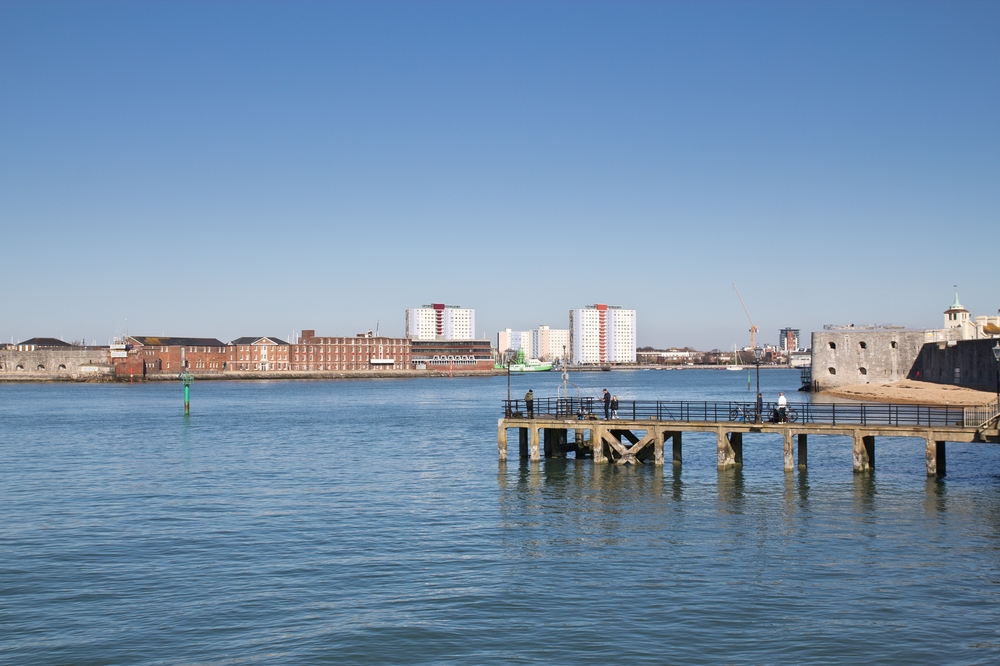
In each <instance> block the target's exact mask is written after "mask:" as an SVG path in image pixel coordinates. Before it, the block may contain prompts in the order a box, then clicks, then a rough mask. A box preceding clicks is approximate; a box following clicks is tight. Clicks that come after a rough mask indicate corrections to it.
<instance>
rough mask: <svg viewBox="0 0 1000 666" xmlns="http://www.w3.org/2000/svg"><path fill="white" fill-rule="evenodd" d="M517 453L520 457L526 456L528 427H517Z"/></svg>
mask: <svg viewBox="0 0 1000 666" xmlns="http://www.w3.org/2000/svg"><path fill="white" fill-rule="evenodd" d="M517 453H518V455H519V456H521V457H522V458H527V457H528V429H527V428H518V429H517Z"/></svg>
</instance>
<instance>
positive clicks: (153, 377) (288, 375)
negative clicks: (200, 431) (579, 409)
mask: <svg viewBox="0 0 1000 666" xmlns="http://www.w3.org/2000/svg"><path fill="white" fill-rule="evenodd" d="M504 374H506V371H502V370H454V371H453V372H449V371H448V370H339V371H331V370H275V371H249V370H248V371H230V370H227V371H225V372H191V377H192V378H193V379H195V380H202V381H204V380H285V379H417V378H420V377H492V376H495V375H504ZM179 376H180V375H179V374H178V373H167V372H157V373H148V374H147V375H146V377H143V376H142V375H141V374H140V375H134V376H132V377H131V378H130V377H128V376H125V377H121V376H119V377H118V381H125V382H128V381H143V380H145V381H154V382H156V381H159V382H165V381H174V382H175V381H177V380H178V378H179Z"/></svg>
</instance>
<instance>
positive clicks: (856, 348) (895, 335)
mask: <svg viewBox="0 0 1000 666" xmlns="http://www.w3.org/2000/svg"><path fill="white" fill-rule="evenodd" d="M923 345H924V332H923V331H914V330H909V329H904V328H890V327H878V326H863V327H861V326H859V327H853V326H842V327H829V328H825V329H823V330H822V331H817V332H814V333H813V334H812V380H813V390H817V391H823V390H827V389H832V388H837V387H839V386H847V385H850V384H888V383H890V382H895V381H899V380H901V379H905V378H907V377H908V376H909V375H910V372H911V369H912V368H913V364H914V362H915V361H916V360H917V356H919V355H920V352H921V348H922V347H923Z"/></svg>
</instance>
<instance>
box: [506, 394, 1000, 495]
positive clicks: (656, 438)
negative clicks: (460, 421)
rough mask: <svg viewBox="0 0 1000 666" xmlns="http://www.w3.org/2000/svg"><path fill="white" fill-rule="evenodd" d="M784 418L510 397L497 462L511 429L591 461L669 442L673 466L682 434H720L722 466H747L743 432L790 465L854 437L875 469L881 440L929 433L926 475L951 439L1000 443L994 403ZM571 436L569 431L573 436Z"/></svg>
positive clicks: (737, 408) (531, 446) (768, 413)
mask: <svg viewBox="0 0 1000 666" xmlns="http://www.w3.org/2000/svg"><path fill="white" fill-rule="evenodd" d="M786 414H787V421H785V422H778V419H777V418H775V417H776V416H777V414H776V405H775V404H774V403H767V404H765V405H764V407H763V409H762V410H761V413H760V414H758V413H757V409H756V405H755V404H754V403H742V402H685V401H660V400H656V401H652V400H647V401H642V400H635V401H633V400H628V401H621V402H620V403H619V410H618V416H619V418H617V419H611V420H606V419H605V418H604V405H603V403H601V402H600V401H598V400H596V399H593V398H583V399H575V398H539V399H536V400H534V401H533V404H532V407H531V409H530V410H529V409H528V406H527V404H526V403H525V401H523V400H511V401H509V402H508V401H506V400H504V401H503V417H502V418H500V419H499V421H498V423H497V447H498V452H499V457H500V460H506V459H507V431H508V429H511V428H516V429H517V430H518V444H519V455H520V457H522V458H530V459H531V460H539V459H541V457H542V455H543V454H544V456H545V457H546V458H553V457H555V458H561V457H566V455H567V454H569V453H573V454H574V455H575V456H576V457H577V458H583V457H587V458H593V460H594V462H595V463H607V462H615V463H618V464H626V463H632V464H641V463H648V462H652V463H653V464H656V465H663V464H664V457H665V453H664V449H665V447H666V443H667V442H668V441H669V442H670V444H671V456H672V462H673V464H674V465H680V464H681V459H682V441H683V433H685V432H712V433H715V436H716V446H717V450H718V466H719V469H725V468H727V467H733V466H737V465H742V464H743V441H744V435H745V434H750V433H772V434H778V435H781V436H782V437H783V438H784V468H785V471H792V470H794V469H795V466H796V449H797V458H798V460H797V465H798V467H800V468H802V469H805V467H806V465H807V457H808V439H809V436H810V435H841V436H848V437H851V438H853V440H854V447H853V458H854V471H855V472H865V471H869V470H872V469H874V467H875V438H876V437H914V438H919V439H923V440H924V444H925V455H926V461H927V475H928V476H943V475H944V474H945V470H946V457H945V445H946V443H947V442H983V443H987V442H992V443H1000V432H998V430H997V405H996V403H993V404H992V405H989V406H987V407H965V408H963V407H947V406H931V405H893V404H881V403H856V404H833V403H830V404H812V403H789V404H788V409H787V412H786ZM571 432H572V433H573V437H572V438H570V436H569V433H571Z"/></svg>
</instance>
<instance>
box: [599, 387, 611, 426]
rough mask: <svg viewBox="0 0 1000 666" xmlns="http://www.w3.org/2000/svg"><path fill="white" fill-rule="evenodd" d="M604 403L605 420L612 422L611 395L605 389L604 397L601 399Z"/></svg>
mask: <svg viewBox="0 0 1000 666" xmlns="http://www.w3.org/2000/svg"><path fill="white" fill-rule="evenodd" d="M601 400H602V401H603V402H604V420H605V421H610V420H611V394H610V393H608V389H604V397H603V398H601Z"/></svg>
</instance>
